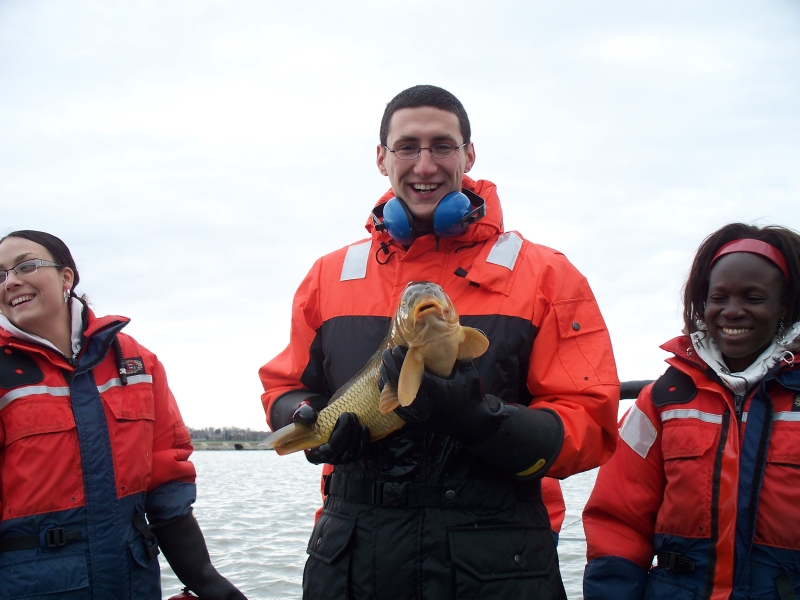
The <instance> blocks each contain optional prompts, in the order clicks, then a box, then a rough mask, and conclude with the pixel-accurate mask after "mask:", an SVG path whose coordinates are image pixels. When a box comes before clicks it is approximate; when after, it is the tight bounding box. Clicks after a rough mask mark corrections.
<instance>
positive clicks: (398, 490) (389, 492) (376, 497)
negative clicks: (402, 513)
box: [372, 481, 408, 508]
mask: <svg viewBox="0 0 800 600" xmlns="http://www.w3.org/2000/svg"><path fill="white" fill-rule="evenodd" d="M372 504H374V505H375V506H385V507H390V508H391V507H395V508H407V507H408V483H407V482H403V483H397V482H394V481H376V482H374V483H373V484H372Z"/></svg>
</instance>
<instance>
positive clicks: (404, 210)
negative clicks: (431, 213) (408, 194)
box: [378, 198, 417, 246]
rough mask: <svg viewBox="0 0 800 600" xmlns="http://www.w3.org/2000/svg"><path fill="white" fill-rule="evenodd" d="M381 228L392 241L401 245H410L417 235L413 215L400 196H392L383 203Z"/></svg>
mask: <svg viewBox="0 0 800 600" xmlns="http://www.w3.org/2000/svg"><path fill="white" fill-rule="evenodd" d="M383 228H384V229H385V230H386V231H387V232H388V233H389V235H390V236H392V239H393V240H394V241H396V242H397V243H399V244H403V246H410V245H411V242H413V241H414V238H416V237H417V228H416V227H414V217H412V216H411V213H410V212H409V210H408V207H407V206H406V203H405V202H403V201H402V200H401V199H400V198H392V199H391V200H389V201H388V202H387V203H386V204H384V205H383ZM378 231H381V230H380V229H379V230H378Z"/></svg>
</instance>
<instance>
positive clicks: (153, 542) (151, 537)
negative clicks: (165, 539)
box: [133, 513, 161, 560]
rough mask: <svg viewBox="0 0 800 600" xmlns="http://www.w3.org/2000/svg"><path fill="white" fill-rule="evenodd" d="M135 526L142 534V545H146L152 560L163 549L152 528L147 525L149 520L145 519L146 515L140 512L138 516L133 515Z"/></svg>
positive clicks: (146, 551) (146, 550)
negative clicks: (159, 547)
mask: <svg viewBox="0 0 800 600" xmlns="http://www.w3.org/2000/svg"><path fill="white" fill-rule="evenodd" d="M133 526H134V527H135V528H136V530H137V531H138V532H139V533H141V534H142V545H143V546H144V551H145V553H146V554H147V555H148V556H149V557H150V560H153V559H154V558H155V557H156V556H158V555H159V554H160V553H161V551H160V550H159V549H158V540H157V539H156V536H155V534H154V533H153V532H152V531H150V528H149V527H148V526H147V521H145V520H144V517H143V516H142V515H140V514H139V513H136V516H135V517H133Z"/></svg>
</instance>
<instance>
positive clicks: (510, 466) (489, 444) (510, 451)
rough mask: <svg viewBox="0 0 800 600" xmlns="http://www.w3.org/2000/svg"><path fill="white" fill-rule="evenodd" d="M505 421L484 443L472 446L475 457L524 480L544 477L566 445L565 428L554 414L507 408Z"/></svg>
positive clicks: (522, 408) (543, 411) (504, 406)
mask: <svg viewBox="0 0 800 600" xmlns="http://www.w3.org/2000/svg"><path fill="white" fill-rule="evenodd" d="M502 412H503V413H505V414H506V418H505V419H503V420H502V421H500V426H499V427H498V428H497V430H496V431H495V432H494V434H492V435H491V436H489V437H488V438H486V439H485V440H483V441H482V442H481V443H479V444H476V445H474V446H470V447H469V450H470V452H472V453H473V454H475V455H477V456H480V457H481V458H483V459H484V460H485V461H487V462H489V463H492V464H494V465H495V466H497V467H499V468H501V469H503V470H504V471H507V472H509V473H513V474H514V475H516V476H517V477H520V478H524V479H528V478H531V479H535V478H539V477H541V476H542V475H544V474H545V472H546V471H547V469H548V468H549V467H550V465H552V464H553V463H554V462H555V460H556V458H558V454H559V452H561V445H562V444H563V443H564V425H563V423H562V422H561V418H560V417H559V416H558V414H557V413H556V412H555V411H552V410H549V409H533V408H528V407H526V406H520V405H519V404H504V405H503V407H502Z"/></svg>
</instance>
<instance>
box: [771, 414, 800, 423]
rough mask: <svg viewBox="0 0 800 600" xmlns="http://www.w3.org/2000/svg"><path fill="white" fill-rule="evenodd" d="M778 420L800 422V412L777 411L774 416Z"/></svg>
mask: <svg viewBox="0 0 800 600" xmlns="http://www.w3.org/2000/svg"><path fill="white" fill-rule="evenodd" d="M773 418H774V419H775V420H776V421H794V422H795V423H797V422H800V412H777V413H775V416H774V417H773Z"/></svg>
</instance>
